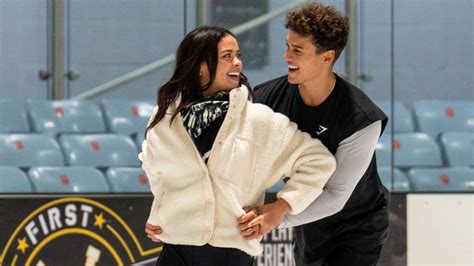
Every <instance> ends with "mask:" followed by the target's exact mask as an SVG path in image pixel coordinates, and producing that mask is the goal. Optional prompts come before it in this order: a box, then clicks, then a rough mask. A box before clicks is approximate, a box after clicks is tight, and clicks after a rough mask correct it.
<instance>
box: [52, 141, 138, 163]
mask: <svg viewBox="0 0 474 266" xmlns="http://www.w3.org/2000/svg"><path fill="white" fill-rule="evenodd" d="M59 143H60V144H61V146H62V147H63V150H64V155H65V158H66V162H67V164H68V165H71V166H94V167H114V166H117V167H118V166H131V167H138V166H140V163H139V161H138V157H137V154H138V151H137V149H136V147H135V143H133V141H132V140H131V139H130V138H129V137H127V136H123V135H116V134H91V135H69V134H64V135H61V136H60V137H59Z"/></svg>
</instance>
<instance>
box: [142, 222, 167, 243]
mask: <svg viewBox="0 0 474 266" xmlns="http://www.w3.org/2000/svg"><path fill="white" fill-rule="evenodd" d="M162 232H163V230H161V227H160V226H159V225H151V224H149V223H146V224H145V233H146V236H147V237H148V238H149V239H151V241H153V242H161V241H160V239H158V238H157V237H156V235H158V234H161V233H162Z"/></svg>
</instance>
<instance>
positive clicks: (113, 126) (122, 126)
mask: <svg viewBox="0 0 474 266" xmlns="http://www.w3.org/2000/svg"><path fill="white" fill-rule="evenodd" d="M154 106H155V103H153V102H151V101H145V100H124V99H104V100H102V107H103V110H104V115H105V120H106V123H107V127H108V129H109V132H112V133H118V134H123V135H127V136H131V135H132V134H143V132H144V131H145V128H146V125H147V122H148V120H149V119H150V116H151V114H152V111H153V107H154Z"/></svg>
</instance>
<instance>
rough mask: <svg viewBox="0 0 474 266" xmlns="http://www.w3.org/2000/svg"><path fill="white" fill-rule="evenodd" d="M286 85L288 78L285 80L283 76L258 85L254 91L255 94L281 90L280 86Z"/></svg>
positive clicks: (285, 76) (285, 77)
mask: <svg viewBox="0 0 474 266" xmlns="http://www.w3.org/2000/svg"><path fill="white" fill-rule="evenodd" d="M287 84H289V83H288V78H287V75H284V76H281V77H278V78H274V79H271V80H267V81H265V82H262V83H260V84H258V85H257V86H255V89H254V91H255V92H256V93H257V92H263V91H267V90H274V89H278V88H281V87H282V86H285V85H287Z"/></svg>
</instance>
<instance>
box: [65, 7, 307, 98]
mask: <svg viewBox="0 0 474 266" xmlns="http://www.w3.org/2000/svg"><path fill="white" fill-rule="evenodd" d="M310 1H311V0H300V1H295V2H293V3H291V4H288V5H285V6H283V7H281V8H278V9H275V10H273V11H271V12H269V13H267V14H264V15H261V16H258V17H256V18H254V19H252V20H249V21H247V22H245V23H242V24H240V25H238V26H236V27H233V28H231V29H230V31H232V32H233V33H234V34H235V35H239V34H242V33H244V32H246V31H249V30H251V29H254V28H256V27H258V26H260V25H262V24H264V23H266V22H267V21H269V20H271V19H273V18H275V17H278V16H280V15H281V14H284V13H285V12H287V11H288V10H291V9H293V8H295V7H297V6H299V5H302V4H305V3H307V2H310ZM174 60H175V54H170V55H168V56H166V57H163V58H162V59H160V60H158V61H155V62H153V63H151V64H148V65H145V66H143V67H140V68H138V69H136V70H133V71H131V72H129V73H127V74H124V75H122V76H120V77H118V78H115V79H113V80H110V81H108V82H106V83H104V84H102V85H99V86H97V87H95V88H92V89H90V90H88V91H86V92H84V93H81V94H79V95H76V96H74V97H71V99H75V100H76V99H91V98H94V97H96V96H99V95H101V94H103V93H105V92H109V91H112V90H114V89H117V88H118V87H119V86H121V85H124V84H126V83H129V82H131V81H133V80H135V79H137V78H140V77H142V76H144V75H146V74H148V73H150V72H153V71H156V70H158V69H160V68H162V67H165V66H167V65H169V64H172V63H173V62H174Z"/></svg>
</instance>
